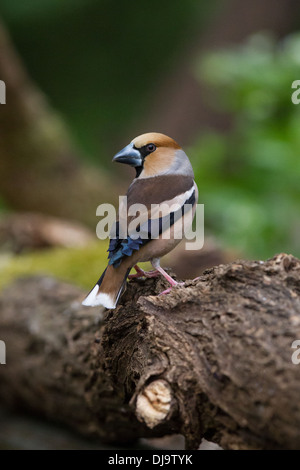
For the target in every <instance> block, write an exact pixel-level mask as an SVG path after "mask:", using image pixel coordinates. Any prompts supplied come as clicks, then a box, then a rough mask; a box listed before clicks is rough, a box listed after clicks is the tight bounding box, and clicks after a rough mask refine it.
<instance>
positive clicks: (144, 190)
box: [83, 132, 198, 309]
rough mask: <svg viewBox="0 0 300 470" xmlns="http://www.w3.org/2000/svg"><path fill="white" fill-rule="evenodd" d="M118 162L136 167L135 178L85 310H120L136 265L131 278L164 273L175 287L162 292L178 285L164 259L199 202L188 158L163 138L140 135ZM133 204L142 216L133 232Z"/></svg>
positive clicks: (169, 139)
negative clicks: (163, 264) (123, 227)
mask: <svg viewBox="0 0 300 470" xmlns="http://www.w3.org/2000/svg"><path fill="white" fill-rule="evenodd" d="M113 161H114V162H120V163H126V164H128V165H131V166H133V167H135V170H136V177H135V178H134V180H133V182H132V183H131V185H130V186H129V188H128V191H127V194H126V196H127V208H125V206H124V204H122V203H120V207H119V211H118V217H117V221H116V222H115V224H114V235H113V236H112V232H111V234H110V244H109V248H108V250H107V251H108V252H109V255H108V259H109V261H108V265H107V268H106V269H105V271H104V272H103V274H102V276H101V277H100V279H99V281H98V282H97V284H96V285H95V286H94V287H93V289H92V290H91V291H90V293H89V294H88V295H87V297H86V298H85V300H84V301H83V305H86V306H92V307H94V306H97V305H102V306H104V307H106V308H109V309H111V308H115V307H116V305H117V303H118V300H119V298H120V295H121V293H122V291H123V288H124V286H125V283H126V279H127V277H128V275H129V272H130V270H131V268H133V267H134V268H135V270H136V274H133V275H131V276H129V278H133V277H154V276H158V275H160V274H161V275H163V276H164V277H165V278H166V280H167V281H168V282H169V283H170V284H171V287H170V288H169V289H167V290H166V291H164V292H163V293H167V292H169V291H170V289H171V288H172V287H173V286H175V285H177V284H178V283H177V282H176V281H175V280H174V279H172V278H171V276H169V275H168V274H167V273H166V272H165V271H164V270H163V269H162V268H161V266H160V262H159V261H160V258H161V257H162V256H163V255H165V254H166V253H168V252H169V251H171V250H172V249H173V248H174V247H175V246H176V245H177V244H178V243H179V242H180V240H181V239H182V235H181V234H182V227H183V225H184V224H183V222H184V219H185V218H188V217H189V218H188V221H189V225H191V223H192V220H193V217H194V213H195V210H196V204H197V199H198V190H197V186H196V184H195V181H194V173H193V169H192V166H191V163H190V161H189V159H188V157H187V155H186V154H185V153H184V151H183V150H182V148H181V147H180V146H179V145H178V144H177V143H176V142H175V141H174V140H173V139H171V138H170V137H167V136H166V135H164V134H158V133H155V132H151V133H148V134H143V135H141V136H139V137H136V138H135V139H134V140H133V141H132V142H131V143H130V144H129V145H127V146H126V147H125V148H123V150H121V151H120V152H119V153H117V154H116V155H115V156H114V158H113ZM134 204H137V205H138V206H137V207H138V208H139V216H138V225H137V228H136V227H135V228H136V230H135V233H134V234H133V233H132V231H130V222H132V221H134V217H133V216H132V214H131V215H130V207H131V206H132V207H133V205H134ZM141 204H142V205H143V206H141ZM140 208H141V209H140ZM185 208H187V211H186V210H185ZM125 209H126V210H125ZM128 214H129V215H128ZM166 221H168V224H166V223H165V222H166ZM124 222H125V225H126V231H125V235H124V231H123V232H122V234H121V230H120V224H121V223H124ZM137 232H138V235H137V234H136V233H137ZM178 232H180V233H179V234H178ZM142 261H150V262H151V264H152V266H153V268H154V271H150V272H145V271H143V270H142V269H141V268H139V267H138V266H137V263H139V262H142Z"/></svg>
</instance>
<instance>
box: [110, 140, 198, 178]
mask: <svg viewBox="0 0 300 470" xmlns="http://www.w3.org/2000/svg"><path fill="white" fill-rule="evenodd" d="M113 161H117V162H121V163H127V164H128V165H131V166H134V167H135V168H136V173H137V177H140V178H148V177H152V176H157V175H161V174H167V173H172V172H173V173H175V174H176V173H182V174H186V172H187V167H189V169H188V170H189V171H188V172H189V173H191V171H192V170H191V166H190V163H189V160H188V158H187V156H186V154H185V153H184V152H183V150H182V148H181V147H180V145H178V144H177V142H175V140H173V139H172V138H171V137H168V136H166V135H164V134H159V133H157V132H149V133H147V134H142V135H140V136H138V137H136V138H135V139H133V140H132V141H131V143H130V144H129V145H127V146H126V147H124V149H122V150H121V151H120V152H119V153H117V154H116V155H115V156H114V158H113ZM180 167H182V171H180ZM190 170H191V171H190Z"/></svg>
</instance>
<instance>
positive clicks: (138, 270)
mask: <svg viewBox="0 0 300 470" xmlns="http://www.w3.org/2000/svg"><path fill="white" fill-rule="evenodd" d="M134 269H135V270H136V274H129V276H128V279H135V278H140V277H157V276H159V272H158V270H157V269H155V270H154V271H144V270H143V269H142V268H140V267H139V266H138V265H137V264H136V265H135V266H134Z"/></svg>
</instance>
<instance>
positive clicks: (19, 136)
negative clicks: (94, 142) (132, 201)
mask: <svg viewBox="0 0 300 470" xmlns="http://www.w3.org/2000/svg"><path fill="white" fill-rule="evenodd" d="M0 77H1V80H3V81H4V82H5V84H6V95H7V96H6V104H5V105H1V108H0V190H1V196H2V197H3V199H4V200H5V201H6V202H7V203H8V204H9V205H10V207H12V208H14V209H17V210H21V211H28V210H30V211H37V212H43V213H47V214H51V215H56V216H61V217H66V218H71V219H74V220H81V221H83V222H86V223H89V224H93V225H94V224H95V213H96V208H97V206H98V205H99V204H100V203H101V202H103V201H104V202H109V201H110V200H111V199H112V197H111V194H114V193H115V194H117V191H115V192H114V191H113V190H112V184H111V182H110V181H109V177H108V175H107V174H105V173H104V172H101V171H99V170H98V169H96V168H90V167H88V166H85V165H83V164H82V159H81V158H80V155H79V152H78V151H77V150H75V148H74V146H73V144H72V142H71V138H70V135H69V133H68V130H67V128H66V126H65V124H64V122H63V121H62V119H61V117H60V116H59V115H58V114H57V113H56V112H55V111H54V110H53V109H51V107H50V106H49V104H48V102H47V99H46V97H45V96H44V95H43V94H42V93H41V92H40V91H39V89H38V88H37V86H36V85H34V84H33V82H32V81H31V80H30V78H29V77H28V75H27V73H26V70H25V68H24V66H23V64H22V62H21V60H20V58H19V57H18V55H17V53H16V51H15V50H14V47H13V45H12V44H11V41H10V38H9V36H8V34H7V32H6V30H5V28H4V26H3V25H2V23H1V21H0ZM108 188H109V190H108Z"/></svg>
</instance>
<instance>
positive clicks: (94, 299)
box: [82, 263, 131, 308]
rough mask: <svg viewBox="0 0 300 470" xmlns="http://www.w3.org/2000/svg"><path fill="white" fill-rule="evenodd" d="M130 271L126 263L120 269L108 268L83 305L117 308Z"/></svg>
mask: <svg viewBox="0 0 300 470" xmlns="http://www.w3.org/2000/svg"><path fill="white" fill-rule="evenodd" d="M130 269H131V268H128V266H126V265H125V263H121V265H120V266H119V267H118V268H114V267H113V266H107V268H106V269H105V271H104V272H103V273H102V276H101V277H100V279H99V281H98V282H97V284H96V285H95V286H94V287H93V289H92V290H91V291H90V292H89V294H88V295H87V296H86V298H85V299H84V301H83V302H82V305H85V306H88V307H96V306H98V305H103V307H106V308H116V305H117V303H118V300H119V298H120V295H121V294H122V291H123V288H124V285H125V282H126V279H127V276H128V274H129V272H130Z"/></svg>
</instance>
